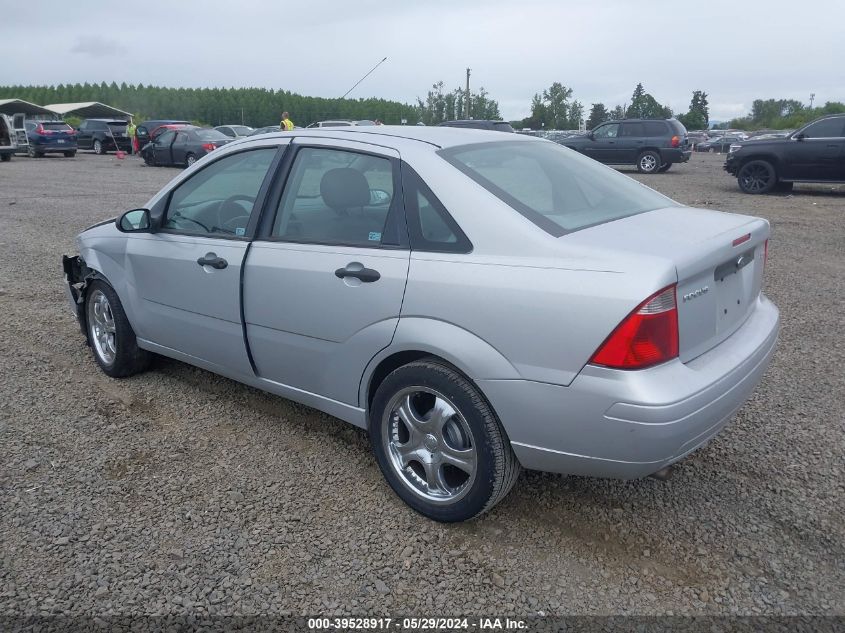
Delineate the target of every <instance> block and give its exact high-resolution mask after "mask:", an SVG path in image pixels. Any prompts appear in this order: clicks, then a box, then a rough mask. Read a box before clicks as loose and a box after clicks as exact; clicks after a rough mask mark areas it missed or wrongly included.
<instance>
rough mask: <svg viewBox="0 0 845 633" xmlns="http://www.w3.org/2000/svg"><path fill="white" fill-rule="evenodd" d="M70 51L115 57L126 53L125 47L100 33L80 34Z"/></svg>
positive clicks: (94, 55) (92, 55)
mask: <svg viewBox="0 0 845 633" xmlns="http://www.w3.org/2000/svg"><path fill="white" fill-rule="evenodd" d="M70 52H71V53H80V54H82V55H90V56H91V57H105V56H109V57H115V56H123V55H126V47H125V46H123V44H121V43H120V42H118V41H116V40H110V39H108V38H105V37H102V36H100V35H82V36H81V37H79V38H78V39H77V40H76V44H74V45H73V48H71V49H70Z"/></svg>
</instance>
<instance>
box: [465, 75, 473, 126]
mask: <svg viewBox="0 0 845 633" xmlns="http://www.w3.org/2000/svg"><path fill="white" fill-rule="evenodd" d="M469 100H470V92H469V68H467V97H466V101H467V105H466V113H467V118H468V119H471V118H472V117H471V116H470V111H469Z"/></svg>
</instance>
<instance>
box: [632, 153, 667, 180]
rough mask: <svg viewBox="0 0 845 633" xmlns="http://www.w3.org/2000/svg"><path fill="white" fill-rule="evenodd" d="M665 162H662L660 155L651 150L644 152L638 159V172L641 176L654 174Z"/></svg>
mask: <svg viewBox="0 0 845 633" xmlns="http://www.w3.org/2000/svg"><path fill="white" fill-rule="evenodd" d="M661 164H663V161H661V160H660V154H658V153H657V152H653V151H651V150H649V151H646V152H643V153H642V154H640V155H639V156H638V157H637V171H639V172H640V173H641V174H653V173H654V172H656V171H657V170H658V169H659V168H660V165H661Z"/></svg>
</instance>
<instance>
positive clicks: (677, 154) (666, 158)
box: [660, 148, 692, 163]
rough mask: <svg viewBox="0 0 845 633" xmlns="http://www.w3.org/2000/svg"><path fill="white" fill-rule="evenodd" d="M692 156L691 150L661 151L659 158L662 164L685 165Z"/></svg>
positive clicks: (671, 149) (673, 149) (672, 149)
mask: <svg viewBox="0 0 845 633" xmlns="http://www.w3.org/2000/svg"><path fill="white" fill-rule="evenodd" d="M691 156H692V149H691V148H690V149H675V148H670V149H662V150H660V157H661V158H662V159H663V162H664V163H686V162H687V161H688V160H689V159H690V157H691Z"/></svg>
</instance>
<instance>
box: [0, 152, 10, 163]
mask: <svg viewBox="0 0 845 633" xmlns="http://www.w3.org/2000/svg"><path fill="white" fill-rule="evenodd" d="M0 160H2V161H3V162H4V163H8V162H9V161H10V160H12V155H11V154H0Z"/></svg>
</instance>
